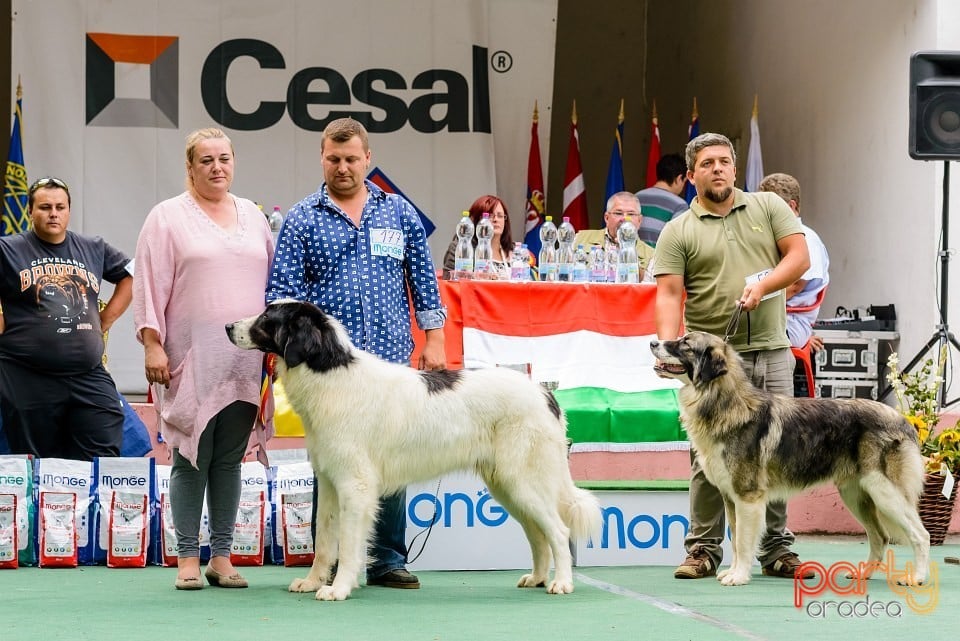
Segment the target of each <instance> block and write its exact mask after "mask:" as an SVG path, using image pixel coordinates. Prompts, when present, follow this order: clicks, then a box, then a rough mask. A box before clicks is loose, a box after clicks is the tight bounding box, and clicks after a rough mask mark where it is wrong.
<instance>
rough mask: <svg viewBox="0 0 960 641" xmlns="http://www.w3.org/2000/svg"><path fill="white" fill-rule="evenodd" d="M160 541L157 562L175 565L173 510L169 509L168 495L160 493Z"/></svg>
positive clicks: (175, 548) (168, 565) (175, 533)
mask: <svg viewBox="0 0 960 641" xmlns="http://www.w3.org/2000/svg"><path fill="white" fill-rule="evenodd" d="M157 520H158V521H160V522H161V523H160V533H159V536H158V537H157V540H158V541H159V542H160V546H159V547H160V556H159V557H157V558H159V564H160V565H164V566H166V567H172V566H176V565H177V530H176V528H175V527H174V526H173V510H171V509H170V495H169V494H166V493H164V494H161V495H160V517H159V519H157Z"/></svg>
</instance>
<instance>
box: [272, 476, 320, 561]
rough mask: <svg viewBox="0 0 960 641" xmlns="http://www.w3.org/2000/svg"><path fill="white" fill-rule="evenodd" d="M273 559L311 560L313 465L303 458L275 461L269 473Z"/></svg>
mask: <svg viewBox="0 0 960 641" xmlns="http://www.w3.org/2000/svg"><path fill="white" fill-rule="evenodd" d="M271 477H272V479H273V481H272V482H273V486H272V488H271V492H270V501H271V506H270V508H271V511H272V512H273V555H272V556H273V562H274V563H277V564H283V565H285V566H288V567H290V566H298V565H310V564H312V563H313V540H312V537H311V535H310V525H311V523H312V522H313V468H311V467H310V463H308V462H306V461H302V462H298V463H286V464H280V465H276V466H274V468H273V473H272V474H271Z"/></svg>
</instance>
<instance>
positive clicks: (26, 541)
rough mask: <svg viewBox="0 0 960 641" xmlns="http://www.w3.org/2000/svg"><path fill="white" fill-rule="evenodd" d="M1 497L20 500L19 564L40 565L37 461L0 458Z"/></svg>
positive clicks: (17, 515) (17, 503) (17, 504)
mask: <svg viewBox="0 0 960 641" xmlns="http://www.w3.org/2000/svg"><path fill="white" fill-rule="evenodd" d="M0 494H7V495H12V496H14V497H15V498H16V500H15V502H14V506H15V512H14V514H15V516H14V518H15V521H14V523H15V525H16V538H17V545H18V549H17V554H16V555H15V556H16V564H15V565H13V564H10V565H5V566H4V567H16V566H17V565H36V564H37V551H36V546H35V545H34V538H33V531H34V526H35V522H36V514H37V506H36V504H35V503H34V501H33V460H32V459H31V458H30V457H27V456H0Z"/></svg>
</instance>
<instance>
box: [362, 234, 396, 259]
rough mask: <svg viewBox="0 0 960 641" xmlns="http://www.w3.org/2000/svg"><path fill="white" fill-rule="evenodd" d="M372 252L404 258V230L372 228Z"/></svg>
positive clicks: (377, 254)
mask: <svg viewBox="0 0 960 641" xmlns="http://www.w3.org/2000/svg"><path fill="white" fill-rule="evenodd" d="M370 253H372V254H373V255H374V256H389V257H390V258H396V259H397V260H403V232H401V231H400V230H399V229H371V230H370Z"/></svg>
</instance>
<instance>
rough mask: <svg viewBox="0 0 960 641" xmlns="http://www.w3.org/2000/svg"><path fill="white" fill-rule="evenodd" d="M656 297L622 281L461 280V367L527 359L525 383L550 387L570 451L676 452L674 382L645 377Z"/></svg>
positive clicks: (679, 433)
mask: <svg viewBox="0 0 960 641" xmlns="http://www.w3.org/2000/svg"><path fill="white" fill-rule="evenodd" d="M533 289H542V290H543V291H537V292H533V291H532V290H533ZM561 290H562V291H561ZM601 290H602V291H601ZM548 293H549V294H551V295H550V296H549V303H550V304H549V314H545V313H544V309H540V308H539V306H542V305H543V303H544V295H546V294H548ZM656 293H657V288H656V287H654V286H642V285H641V286H638V285H628V284H616V285H615V284H609V285H606V286H605V287H592V288H574V287H569V288H567V287H556V285H555V284H554V283H529V284H524V286H523V287H517V286H516V283H507V282H484V283H482V286H477V285H476V284H474V283H468V284H464V283H461V284H460V287H459V294H460V300H459V303H460V306H461V307H460V309H462V323H463V366H464V367H467V368H470V367H492V366H494V365H498V364H499V365H505V364H510V365H517V364H524V363H529V364H530V369H531V376H532V378H533V380H535V381H538V382H540V381H553V382H556V383H557V389H556V391H555V392H554V395H555V397H556V399H557V402H558V403H559V405H560V407H561V408H563V410H564V412H565V413H566V415H567V422H568V427H567V435H568V436H569V437H570V438H571V439H573V442H574V449H575V450H576V451H637V450H670V449H683V448H685V447H686V444H685V443H681V442H682V441H684V440H685V439H686V436H685V433H684V432H683V429H682V428H681V426H680V419H679V406H678V403H677V389H678V388H679V383H678V382H677V381H674V380H670V379H663V378H660V377H659V376H657V375H656V374H655V373H654V371H653V364H654V358H653V354H652V353H651V352H650V340H651V339H655V338H656V326H655V323H654V303H655V300H656ZM534 294H535V295H534ZM444 302H445V303H452V302H453V301H450V300H445V301H444ZM456 307H457V306H456V304H455V303H454V304H452V305H450V308H456ZM457 320H458V321H459V319H457ZM455 343H456V341H448V346H450V347H452V348H456V347H459V346H455ZM450 355H451V354H450V353H449V352H448V356H450Z"/></svg>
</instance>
